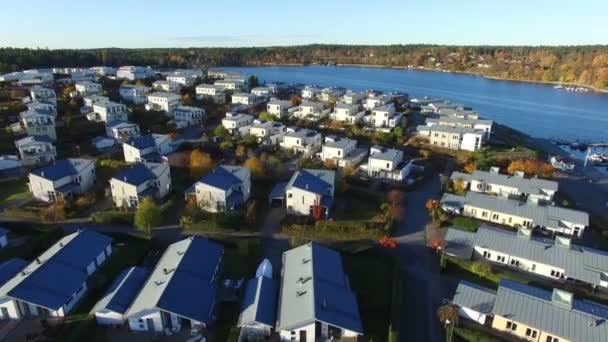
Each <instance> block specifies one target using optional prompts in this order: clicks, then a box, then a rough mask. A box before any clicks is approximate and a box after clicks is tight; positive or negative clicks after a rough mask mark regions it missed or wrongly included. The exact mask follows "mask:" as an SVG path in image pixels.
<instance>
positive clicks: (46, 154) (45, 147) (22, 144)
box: [15, 135, 57, 166]
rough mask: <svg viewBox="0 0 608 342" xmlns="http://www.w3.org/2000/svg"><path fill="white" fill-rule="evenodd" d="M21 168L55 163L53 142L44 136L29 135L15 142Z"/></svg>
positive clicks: (55, 151) (55, 153) (55, 155)
mask: <svg viewBox="0 0 608 342" xmlns="http://www.w3.org/2000/svg"><path fill="white" fill-rule="evenodd" d="M15 145H16V146H17V149H18V150H19V156H20V157H21V164H22V165H23V166H32V165H41V164H46V163H50V162H53V161H55V158H56V157H57V150H56V149H55V146H54V145H53V140H51V139H50V138H49V137H47V136H45V135H31V136H27V137H25V138H21V139H19V140H17V141H15Z"/></svg>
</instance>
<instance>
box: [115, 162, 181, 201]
mask: <svg viewBox="0 0 608 342" xmlns="http://www.w3.org/2000/svg"><path fill="white" fill-rule="evenodd" d="M110 189H111V191H112V200H113V201H114V205H115V206H116V207H118V208H130V209H135V208H137V205H138V204H139V201H140V200H142V199H143V198H145V197H151V198H153V199H156V200H161V199H163V198H165V196H167V194H168V193H169V191H171V170H170V167H169V164H165V163H162V164H161V163H137V164H135V165H134V166H131V167H129V168H128V169H126V170H124V171H122V172H120V173H118V174H117V175H114V176H113V177H112V178H111V179H110Z"/></svg>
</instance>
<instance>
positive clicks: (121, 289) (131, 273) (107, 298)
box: [90, 266, 150, 326]
mask: <svg viewBox="0 0 608 342" xmlns="http://www.w3.org/2000/svg"><path fill="white" fill-rule="evenodd" d="M149 275H150V271H149V270H148V269H147V268H145V267H135V266H134V267H130V268H127V269H126V270H123V271H122V272H120V274H119V275H118V277H116V279H115V280H114V282H113V283H112V285H110V287H109V288H108V290H107V291H106V293H105V294H104V295H103V296H102V297H101V299H100V300H99V301H98V302H97V304H95V306H94V307H93V309H92V310H91V311H90V314H91V315H94V316H95V321H96V322H97V324H99V325H111V326H122V325H123V324H124V323H125V317H124V314H125V312H126V311H127V309H128V308H129V305H131V303H132V302H133V300H134V299H135V296H136V295H137V293H138V292H139V290H140V289H141V288H142V287H143V285H144V283H145V282H146V280H147V279H148V276H149Z"/></svg>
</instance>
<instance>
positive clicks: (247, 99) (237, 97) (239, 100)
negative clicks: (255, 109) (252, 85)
mask: <svg viewBox="0 0 608 342" xmlns="http://www.w3.org/2000/svg"><path fill="white" fill-rule="evenodd" d="M231 101H232V104H242V105H246V106H251V105H254V104H255V103H256V102H255V101H256V97H255V95H253V94H250V93H234V94H232V97H231Z"/></svg>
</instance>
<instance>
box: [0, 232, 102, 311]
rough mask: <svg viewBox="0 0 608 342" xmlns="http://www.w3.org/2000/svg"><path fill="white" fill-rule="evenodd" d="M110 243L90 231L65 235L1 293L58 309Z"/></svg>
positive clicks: (82, 281) (81, 281)
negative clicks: (89, 266) (88, 267)
mask: <svg viewBox="0 0 608 342" xmlns="http://www.w3.org/2000/svg"><path fill="white" fill-rule="evenodd" d="M111 242H112V239H111V238H109V237H107V236H105V235H103V234H100V233H97V232H95V231H90V230H83V231H79V232H76V233H72V234H70V235H66V236H65V237H63V238H62V239H60V240H59V241H58V242H57V243H55V244H54V245H53V246H51V247H50V248H49V249H47V250H46V251H45V252H44V253H42V254H41V255H40V256H39V257H38V258H37V259H36V260H35V261H33V262H32V263H30V264H29V265H28V266H27V267H25V269H24V272H21V273H19V274H18V275H17V276H16V277H14V278H13V279H11V280H10V281H9V282H8V283H7V284H5V286H3V287H1V288H0V295H7V296H9V297H12V298H16V299H18V300H21V301H24V302H27V303H32V304H34V305H38V306H41V307H44V308H47V309H50V310H58V309H59V308H60V307H61V306H63V305H64V304H65V303H67V302H68V300H70V299H71V298H72V296H73V295H74V293H76V291H78V289H79V288H80V286H81V285H82V283H84V282H85V281H86V279H87V278H88V277H89V275H88V273H87V266H88V265H89V264H91V262H93V261H94V260H95V259H96V257H97V256H98V255H100V254H101V253H103V252H104V251H105V249H106V247H107V246H109V245H110V244H111Z"/></svg>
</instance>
